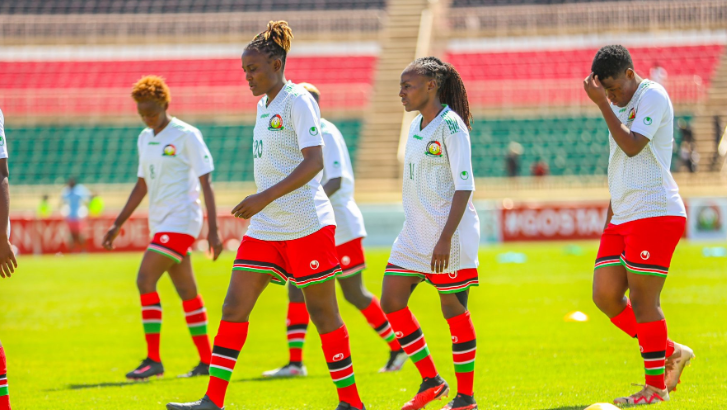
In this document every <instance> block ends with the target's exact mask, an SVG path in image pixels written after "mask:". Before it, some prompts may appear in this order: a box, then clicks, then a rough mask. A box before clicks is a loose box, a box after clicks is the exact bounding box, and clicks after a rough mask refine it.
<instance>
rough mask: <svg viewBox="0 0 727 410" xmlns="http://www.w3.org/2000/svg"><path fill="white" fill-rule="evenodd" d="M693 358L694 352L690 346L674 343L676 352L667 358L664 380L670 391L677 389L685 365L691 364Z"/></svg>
mask: <svg viewBox="0 0 727 410" xmlns="http://www.w3.org/2000/svg"><path fill="white" fill-rule="evenodd" d="M692 359H694V352H693V351H692V349H690V348H689V346H684V345H680V344H679V343H674V353H672V355H671V356H669V357H667V358H666V363H665V365H664V367H665V368H666V372H665V374H664V381H665V382H666V389H667V390H669V393H671V392H673V391H676V389H677V384H679V383H681V377H682V372H683V371H684V368H685V367H687V366H689V365H690V363H691V361H692Z"/></svg>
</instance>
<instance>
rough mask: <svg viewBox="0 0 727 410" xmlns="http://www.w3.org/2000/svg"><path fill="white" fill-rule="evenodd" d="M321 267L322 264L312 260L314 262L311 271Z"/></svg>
mask: <svg viewBox="0 0 727 410" xmlns="http://www.w3.org/2000/svg"><path fill="white" fill-rule="evenodd" d="M319 266H321V264H320V263H318V261H317V260H312V261H310V268H311V269H318V267H319Z"/></svg>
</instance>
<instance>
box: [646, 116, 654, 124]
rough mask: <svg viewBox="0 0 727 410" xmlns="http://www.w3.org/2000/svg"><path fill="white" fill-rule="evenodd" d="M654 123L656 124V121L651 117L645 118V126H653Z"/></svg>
mask: <svg viewBox="0 0 727 410" xmlns="http://www.w3.org/2000/svg"><path fill="white" fill-rule="evenodd" d="M652 122H654V120H652V119H651V117H646V118H644V124H646V125H651V123H652Z"/></svg>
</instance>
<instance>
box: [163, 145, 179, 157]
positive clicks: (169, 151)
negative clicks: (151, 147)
mask: <svg viewBox="0 0 727 410" xmlns="http://www.w3.org/2000/svg"><path fill="white" fill-rule="evenodd" d="M176 155H177V147H175V146H174V145H172V144H167V145H165V146H164V151H163V152H162V156H163V157H174V156H176Z"/></svg>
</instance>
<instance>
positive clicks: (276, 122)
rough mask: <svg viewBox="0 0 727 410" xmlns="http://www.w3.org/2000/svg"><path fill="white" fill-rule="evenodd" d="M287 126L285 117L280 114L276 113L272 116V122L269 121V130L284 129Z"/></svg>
mask: <svg viewBox="0 0 727 410" xmlns="http://www.w3.org/2000/svg"><path fill="white" fill-rule="evenodd" d="M284 129H285V127H283V117H281V116H280V114H275V115H273V116H272V117H270V123H268V130H270V131H282V130H284Z"/></svg>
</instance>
